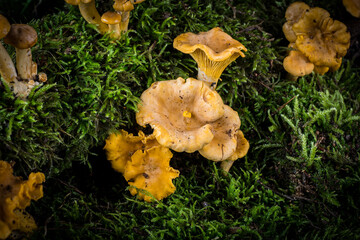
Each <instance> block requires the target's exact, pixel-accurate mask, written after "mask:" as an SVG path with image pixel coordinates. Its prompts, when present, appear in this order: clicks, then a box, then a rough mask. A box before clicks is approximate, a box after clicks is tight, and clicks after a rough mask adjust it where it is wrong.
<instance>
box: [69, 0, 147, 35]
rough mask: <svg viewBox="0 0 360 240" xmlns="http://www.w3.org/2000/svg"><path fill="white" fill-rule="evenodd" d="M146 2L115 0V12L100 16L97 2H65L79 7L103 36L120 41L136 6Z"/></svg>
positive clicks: (89, 0)
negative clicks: (106, 35)
mask: <svg viewBox="0 0 360 240" xmlns="http://www.w3.org/2000/svg"><path fill="white" fill-rule="evenodd" d="M144 1H145V0H114V4H113V8H114V10H115V11H107V12H105V13H104V14H103V15H102V16H100V14H99V12H98V10H97V9H96V5H95V0H65V2H67V3H69V4H71V5H75V6H79V10H80V13H81V15H82V16H83V17H84V19H85V20H86V21H87V22H88V23H90V24H94V25H95V26H96V29H97V30H98V31H99V33H101V34H105V33H108V34H110V38H112V39H120V37H121V34H122V33H124V32H126V31H127V30H128V25H129V19H130V12H131V11H132V10H133V9H134V5H135V4H139V3H142V2H144Z"/></svg>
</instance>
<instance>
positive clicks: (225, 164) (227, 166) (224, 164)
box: [220, 160, 235, 175]
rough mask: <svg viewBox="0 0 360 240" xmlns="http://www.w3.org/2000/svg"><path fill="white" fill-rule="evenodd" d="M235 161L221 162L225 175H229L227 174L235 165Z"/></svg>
mask: <svg viewBox="0 0 360 240" xmlns="http://www.w3.org/2000/svg"><path fill="white" fill-rule="evenodd" d="M234 162H235V161H231V160H225V161H222V162H221V165H220V167H221V169H222V170H224V175H227V173H228V172H229V171H230V168H231V166H232V165H233V163H234Z"/></svg>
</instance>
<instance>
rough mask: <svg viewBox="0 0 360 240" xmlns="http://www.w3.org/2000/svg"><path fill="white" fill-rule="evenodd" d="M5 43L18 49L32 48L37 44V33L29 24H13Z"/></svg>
mask: <svg viewBox="0 0 360 240" xmlns="http://www.w3.org/2000/svg"><path fill="white" fill-rule="evenodd" d="M4 42H5V43H7V44H10V45H12V46H14V47H15V48H18V49H26V48H31V47H32V46H34V45H35V44H36V42H37V33H36V31H35V29H34V28H33V27H31V26H30V25H27V24H11V28H10V31H9V33H8V34H7V35H6V37H5V38H4Z"/></svg>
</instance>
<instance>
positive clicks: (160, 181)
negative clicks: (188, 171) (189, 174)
mask: <svg viewBox="0 0 360 240" xmlns="http://www.w3.org/2000/svg"><path fill="white" fill-rule="evenodd" d="M172 156H173V155H172V153H171V151H170V150H169V149H168V148H165V147H162V146H157V147H152V148H150V149H148V150H145V151H142V150H138V151H137V152H135V153H134V154H133V155H132V156H131V161H130V162H128V164H127V165H126V167H125V172H124V177H125V179H126V180H127V181H128V183H129V185H130V186H134V187H136V188H130V193H131V194H132V195H135V194H138V198H140V199H144V200H145V201H147V202H151V200H152V197H151V196H149V195H147V194H146V193H144V192H141V191H138V189H141V190H145V191H147V192H149V193H150V194H151V195H152V196H154V198H155V199H157V200H161V199H163V198H165V197H167V196H169V195H170V194H172V193H173V192H175V189H176V188H175V186H174V184H173V183H172V179H174V178H177V177H178V176H179V171H178V170H175V169H173V168H172V167H170V166H169V164H170V159H171V158H172Z"/></svg>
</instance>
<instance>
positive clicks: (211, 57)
mask: <svg viewBox="0 0 360 240" xmlns="http://www.w3.org/2000/svg"><path fill="white" fill-rule="evenodd" d="M173 45H174V48H176V49H177V50H179V51H181V52H183V53H187V54H190V55H191V56H192V57H193V58H194V60H195V61H196V62H197V64H198V80H201V81H204V82H206V83H207V84H208V85H209V86H211V87H212V88H214V87H215V86H216V84H217V81H218V79H219V78H220V76H221V74H222V72H223V71H224V70H225V68H226V67H227V66H228V65H229V64H230V63H231V62H233V61H234V60H235V59H236V58H238V57H239V56H241V57H245V54H244V53H243V52H242V51H247V49H246V48H245V46H244V45H242V44H241V43H240V42H239V41H237V40H235V39H233V38H232V37H230V36H229V35H228V34H226V33H225V32H223V31H222V30H221V29H220V28H218V27H216V28H213V29H211V30H210V31H208V32H201V33H199V34H194V33H183V34H181V35H179V36H177V37H176V38H175V39H174V44H173Z"/></svg>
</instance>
